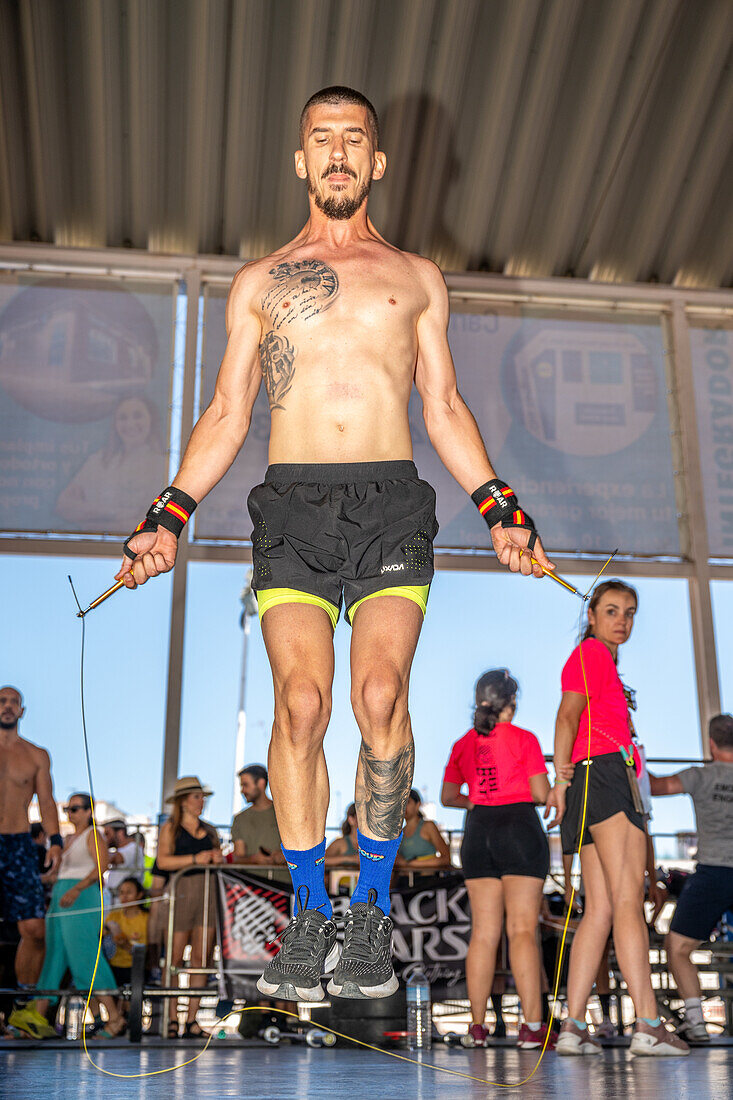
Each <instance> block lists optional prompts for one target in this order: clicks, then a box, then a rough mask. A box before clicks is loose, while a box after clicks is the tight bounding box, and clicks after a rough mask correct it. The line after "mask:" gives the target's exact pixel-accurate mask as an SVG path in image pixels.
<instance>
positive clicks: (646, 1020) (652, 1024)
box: [639, 1016, 662, 1027]
mask: <svg viewBox="0 0 733 1100" xmlns="http://www.w3.org/2000/svg"><path fill="white" fill-rule="evenodd" d="M639 1019H640V1020H641V1021H642V1022H643V1023H645V1024H649V1027H659V1025H660V1024H661V1022H662V1020H661V1017H659V1016H657V1017H656V1019H654V1020H650V1019H649V1017H648V1016H640V1017H639Z"/></svg>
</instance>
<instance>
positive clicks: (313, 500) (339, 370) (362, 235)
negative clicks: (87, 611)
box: [117, 88, 552, 1000]
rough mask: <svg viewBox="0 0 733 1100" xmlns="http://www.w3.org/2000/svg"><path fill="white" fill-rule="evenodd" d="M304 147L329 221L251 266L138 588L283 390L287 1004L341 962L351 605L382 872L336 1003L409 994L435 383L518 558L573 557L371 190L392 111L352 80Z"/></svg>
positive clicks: (152, 530)
mask: <svg viewBox="0 0 733 1100" xmlns="http://www.w3.org/2000/svg"><path fill="white" fill-rule="evenodd" d="M300 143H301V148H300V149H299V150H298V151H297V152H296V153H295V171H296V174H297V175H298V176H299V178H300V179H302V180H303V181H305V183H306V185H307V189H308V201H309V206H310V216H309V218H308V221H307V222H306V224H305V226H304V228H303V229H302V230H301V232H300V233H299V234H298V236H297V237H296V238H295V239H294V240H292V241H291V242H290V243H289V244H287V245H285V246H284V247H283V248H281V249H279V250H278V251H277V252H274V253H273V254H272V255H270V256H267V257H266V258H265V259H262V260H256V261H254V262H252V263H248V264H246V265H245V267H243V268H242V269H241V270H240V271H239V272H238V273H237V275H236V276H235V278H234V281H233V283H232V288H231V292H230V296H229V300H228V303H227V313H226V320H227V331H228V337H229V339H228V344H227V349H226V353H225V355H224V359H223V361H222V365H221V369H220V371H219V376H218V380H217V384H216V390H215V393H214V397H213V399H212V401H211V404H210V405H209V407H208V408H207V409H206V411H205V412H204V413H203V415H202V416H201V418H200V420H199V421H198V423H197V425H196V427H195V428H194V430H193V433H192V435H191V439H190V441H189V444H188V447H187V449H186V452H185V455H184V458H183V462H182V464H181V468H180V470H179V472H178V474H177V476H176V478H175V480H174V482H173V486H171V487H169V488H168V489H166V490H164V492H163V493H161V495H160V497H158V498H157V499H156V501H155V502H154V504H153V505H152V506H151V509H150V510H149V512H148V515H147V517H146V519H145V521H143V523H141V524H140V525H139V527H138V528H137V531H136V533H135V534H134V535H133V536H131V538H130V539H128V541H127V543H126V554H127V557H126V559H124V560H123V565H122V567H121V568H120V571H119V572H118V574H117V577H118V579H124V581H125V584H126V585H127V586H128V587H129V588H134V587H135V586H136V585H138V584H142V583H144V582H145V581H146V580H147V579H148V578H149V577H154V576H157V575H158V574H159V573H163V572H166V571H167V570H169V569H171V568H172V567H173V565H174V562H175V558H176V548H177V536H178V535H179V534H180V531H181V530H182V529H183V525H184V523H185V521H186V519H187V518H188V516H189V515H190V513H191V512H192V511H193V508H195V507H196V504H197V503H198V502H199V501H200V500H202V499H203V498H204V497H205V496H206V494H207V493H208V492H209V491H210V490H211V489H212V488H213V487H214V485H216V483H217V482H218V481H219V480H220V479H221V478H222V477H223V476H224V474H225V473H226V471H227V470H228V469H229V467H230V466H231V464H232V462H233V461H234V459H235V457H236V455H237V453H238V452H239V449H240V447H241V446H242V444H243V443H244V440H245V437H246V435H247V431H248V428H249V424H250V418H251V413H252V406H253V404H254V401H255V398H256V396H257V392H258V390H259V387H260V383H261V381H262V379H263V378H264V381H265V385H266V387H267V393H268V397H269V401H270V410H271V430H270V443H269V461H270V465H269V468H268V471H267V474H266V476H265V481H264V483H263V484H262V485H259V486H257V487H256V488H255V489H253V490H252V492H251V494H250V497H249V501H248V505H249V511H250V516H251V518H252V521H253V523H254V533H253V536H252V541H253V550H252V558H253V565H254V583H253V588H254V590H255V591H256V593H257V598H258V603H259V613H260V618H261V620H262V633H263V637H264V641H265V646H266V648H267V654H268V657H269V660H270V665H271V668H272V675H273V681H274V689H275V714H274V724H273V729H272V740H271V744H270V752H269V772H270V781H271V790H272V796H273V800H274V803H275V811H276V814H277V821H278V825H279V828H280V835H281V838H282V842H283V853H284V855H285V858H286V860H287V863H288V866H289V868H290V871H291V875H292V879H293V886H294V889H295V894H296V898H297V904H296V906H295V910H296V912H295V915H294V918H293V921H292V922H291V924H290V926H289V928H288V929H287V931H286V932H285V933H284V935H283V937H282V946H281V948H280V951H279V953H278V954H277V955H276V956H275V958H274V959H273V960H272V961H271V963H270V965H269V966H268V967H267V968H266V970H265V972H264V974H263V976H262V977H261V978H260V980H259V983H258V985H259V989H260V991H261V992H263V993H265V994H266V995H268V996H272V997H280V998H285V999H290V1000H294V999H304V1000H320V999H321V997H322V996H323V988H322V985H321V976H322V974H323V973H324V972H325V971H326V970H328V969H329V967H330V966H332V965H333V963H334V961H335V960H336V958H337V950H336V928H335V926H334V924H333V921H332V920H331V906H330V902H329V899H328V897H327V895H326V892H325V886H324V873H323V872H324V854H325V840H324V834H325V824H326V813H327V809H328V800H329V785H328V774H327V771H326V761H325V757H324V753H323V738H324V735H325V732H326V728H327V726H328V721H329V715H330V707H331V685H332V680H333V673H334V655H333V631H334V628H335V625H336V621H337V619H338V615H339V611H340V606H341V601H342V599H343V601H344V604H345V613H346V619H347V621H348V622H349V623H350V624H351V626H352V628H353V630H352V641H351V700H352V706H353V710H354V715H355V717H356V721H357V723H358V725H359V729H360V731H361V736H362V741H361V748H360V753H359V763H358V768H357V777H356V807H357V819H358V845H359V853H360V873H359V881H358V884H357V887H356V891H355V893H354V896H353V898H352V901H351V907H350V909H349V911H348V913H347V916H346V931H345V943H344V948H343V951H342V953H341V958H340V960H339V961H338V965H337V966H336V969H335V972H334V974H333V977H332V979H331V981H330V983H329V985H328V991H329V993H330V994H331V995H332V996H346V997H386V996H389V995H390V994H391V993H393V992H394V991H395V990H396V988H397V979H396V977H395V974H394V970H393V968H392V962H391V933H392V923H391V921H390V919H389V917H388V915H387V914H388V913H389V880H390V874H391V871H392V866H393V864H394V859H395V856H396V853H397V849H398V847H399V844H400V839H401V830H402V821H403V815H404V809H405V802H406V800H407V798H408V796H409V793H410V789H411V786H412V774H413V766H414V745H413V738H412V730H411V726H410V717H409V714H408V709H407V697H408V684H409V676H410V668H411V664H412V659H413V655H414V653H415V647H416V645H417V640H418V636H419V634H420V628H421V626H422V621H423V616H424V613H425V608H426V603H427V597H428V590H429V586H430V581H431V579H432V576H433V548H432V543H433V539H434V537H435V535H436V533H437V529H438V526H437V523H436V520H435V494H434V492H433V490H432V488H431V487H430V486H429V485H428V484H427V483H426V482H424V481H421V480H420V479H419V478H418V476H417V471H416V469H415V467H414V465H413V463H412V441H411V438H410V428H409V422H408V402H409V398H410V392H411V390H412V386H413V383H414V384H415V385H416V386H417V388H418V391H419V393H420V395H421V397H422V401H423V411H424V418H425V425H426V428H427V431H428V435H429V437H430V440H431V442H432V444H433V446H434V447H435V449H436V451H437V452H438V455H439V456H440V458H441V460H442V461H443V462H444V464H445V466H446V467H447V468H448V470H449V471H450V473H451V474H452V475H453V476H454V477H455V479H456V481H457V482H458V483H459V485H460V486H461V487H462V488H463V489H464V490H465V491H466V492H467V493H469V494H471V495H472V496H473V498H474V500H475V502H476V504H477V506H478V507H479V510H480V512H481V513H482V514H483V515H484V516H485V518H486V520H487V523H488V524H489V526H490V527H491V535H492V541H493V545H494V549H495V551H496V553H497V555H498V558H499V560H500V561H501V562H502V564H504V565H507V566H508V567H509V569H510V570H512V571H513V572H517V571H521V572H522V573H524V574H526V575H529V574H531V573H534V575H535V576H541V570H540V566H539V564H537V563H540V564H542V565H543V566H545V567H547V568H552V566H551V565H550V563H549V562H548V560H547V558H546V557H545V553H544V551H543V549H542V546H541V544H540V542H539V541H537V535H536V532H535V531H534V529H533V525H532V522H531V520H530V519H529V517H527V516H526V515H525V514H524V513H523V512H522V511H521V510H520V508H519V505H518V503H517V500H516V497H515V496H514V494H513V493H512V491H511V489H509V487H508V486H506V485H505V484H504V483H503V482H500V481H499V480H498V479H497V478H496V475H495V473H494V470H493V468H492V466H491V464H490V462H489V459H488V457H487V455H486V450H485V447H484V444H483V442H482V440H481V436H480V434H479V431H478V428H477V426H476V422H475V421H474V419H473V416H472V415H471V413H470V412H469V410H468V408H467V407H466V405H465V403H464V402H463V400H462V398H461V396H460V394H459V393H458V389H457V385H456V376H455V370H454V367H453V362H452V360H451V355H450V350H449V348H448V341H447V328H448V320H449V302H448V293H447V290H446V286H445V283H444V281H443V278H442V275H441V273H440V271H439V269H438V268H437V267H436V266H435V264H433V263H432V262H431V261H429V260H427V259H424V258H422V257H420V256H416V255H410V254H408V253H405V252H401V251H400V250H399V249H397V248H394V247H393V246H392V245H390V244H388V243H387V242H386V241H385V240H384V239H383V238H382V237H381V236H380V235H379V233H378V232H377V230H376V229H375V228H374V226H373V224H372V222H371V221H370V219H369V217H368V215H367V196H368V194H369V189H370V187H371V184H372V182H373V181H374V180H379V179H381V178H382V176H383V175H384V172H385V169H386V157H385V154H384V153H383V152H381V151H380V149H379V132H378V121H377V116H376V113H375V111H374V108H373V107H372V105H371V104H370V103H369V101H368V100H366V99H365V98H364V96H362V95H361V94H360V93H358V92H355V91H353V90H351V89H348V88H328V89H324V90H323V91H322V92H318V93H316V95H314V96H312V97H311V99H310V100H309V101H308V103H307V104H306V106H305V108H304V109H303V113H302V115H301V120H300ZM138 532H139V533H138ZM522 551H529V552H525V553H522ZM530 552H531V553H530ZM532 556H534V559H535V563H534V564H533V562H532ZM131 558H134V560H133V561H132V566H131V564H130V559H131ZM374 597H379V598H374Z"/></svg>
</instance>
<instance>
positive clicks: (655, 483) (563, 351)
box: [196, 288, 679, 555]
mask: <svg viewBox="0 0 733 1100" xmlns="http://www.w3.org/2000/svg"><path fill="white" fill-rule="evenodd" d="M225 301H226V294H225V292H224V291H222V290H220V289H219V288H209V289H207V291H206V302H205V311H204V345H203V347H204V351H203V374H202V379H201V396H202V407H203V406H204V405H205V404H206V403H207V402H208V401H209V400H210V398H211V394H212V392H213V387H214V382H215V380H216V373H217V371H218V368H219V364H220V362H221V358H222V356H223V353H224V348H225V343H226V334H225V330H224V307H225ZM448 337H449V342H450V347H451V351H452V353H453V358H454V361H455V364H456V371H457V375H458V385H459V388H460V390H461V393H462V394H463V396H464V398H465V399H466V401H467V403H468V405H469V407H470V409H471V411H472V412H473V414H474V416H475V417H476V420H477V421H478V425H479V428H480V429H481V433H482V435H483V437H484V440H485V441H486V445H487V448H488V451H489V454H490V456H491V458H492V460H493V461H494V463H495V465H496V467H497V469H498V470H499V472H500V474H501V476H502V477H503V478H504V479H505V480H506V481H508V482H509V484H510V485H511V486H512V487H513V488H514V489H515V491H516V492H517V493H518V494H519V497H520V500H521V502H522V505H523V507H524V508H525V509H526V511H528V512H529V513H530V515H532V517H533V518H534V520H535V523H536V524H537V526H538V528H539V530H540V532H541V534H542V537H543V540H544V541H545V544H546V545H547V546H548V548H550V549H552V550H554V551H555V552H557V551H568V552H572V551H598V552H604V551H607V550H608V551H610V550H613V549H614V548H615V547H617V546H618V547H619V548H620V549H621V551H622V553H631V554H639V555H649V554H678V553H679V536H678V528H677V516H676V513H677V508H676V503H675V494H674V483H673V474H672V453H671V446H670V430H669V416H668V410H667V396H666V393H667V388H668V387H667V383H666V379H665V366H664V348H663V339H662V330H661V326H660V324H659V321H658V319H656V318H652V319H646V318H639V317H638V316H634V317H633V318H631V317H628V316H626V317H624V316H621V315H617V314H613V315H610V314H609V315H608V316H605V315H604V316H603V317H602V318H599V317H598V315H596V314H593V315H583V316H581V315H578V314H572V313H570V312H569V311H567V310H565V311H563V313H562V315H561V316H558V315H550V314H548V313H546V312H543V313H540V312H539V311H537V310H534V311H533V312H530V311H528V310H527V309H526V308H522V309H519V308H516V309H505V308H504V307H502V309H501V311H494V312H488V313H486V312H482V313H469V312H458V311H456V310H454V312H453V313H452V315H451V320H450V328H449V333H448ZM269 417H270V414H269V408H268V403H267V397H266V394H265V392H264V387H262V388H261V390H260V393H259V396H258V398H257V402H256V404H255V408H254V416H253V420H252V426H251V428H250V434H249V436H248V438H247V441H246V443H245V445H244V447H243V449H242V453H241V455H240V456H239V458H238V459H237V461H236V462H235V464H234V466H233V467H232V469H231V470H230V472H229V473H228V474H227V476H226V477H225V478H224V480H223V481H222V482H221V484H220V485H219V486H218V487H217V488H216V489H215V490H214V491H213V492H212V493H211V494H210V496H209V497H208V498H207V499H206V500H205V501H204V502H203V504H202V505H201V506H200V507H199V509H198V511H197V513H196V535H197V537H199V538H206V539H233V540H237V539H248V538H249V537H250V534H251V530H252V525H251V522H250V519H249V515H248V514H247V509H246V500H247V494H248V493H249V491H250V489H251V488H252V486H253V485H256V484H258V483H259V482H261V481H262V478H263V475H264V472H265V469H266V467H267V438H268V432H269ZM410 425H411V430H412V438H413V443H414V456H415V462H416V464H417V467H418V470H419V473H420V476H421V477H423V478H425V479H426V480H427V481H429V482H430V483H431V484H432V485H433V486H434V487H435V489H436V492H437V498H438V521H439V523H440V526H441V530H440V533H439V535H438V537H437V539H436V545H437V546H439V547H444V548H470V547H488V546H489V545H490V542H489V533H488V530H487V528H486V527H485V525H484V524H483V522H482V520H481V519H480V517H479V516H478V513H477V511H476V509H475V507H474V506H473V504H472V503H471V501H470V500H469V498H468V497H467V496H466V494H465V493H464V492H463V491H462V490H461V489H460V488H459V486H458V485H457V484H456V482H455V481H454V480H453V478H452V477H451V475H450V474H449V473H448V471H447V470H446V468H445V467H444V466H443V465H442V463H441V462H440V460H439V458H438V456H437V455H436V453H435V451H434V450H433V448H432V446H431V445H430V441H429V440H428V437H427V433H426V430H425V426H424V422H423V418H422V404H421V401H420V397H419V395H418V394H417V392H413V396H412V400H411V402H410Z"/></svg>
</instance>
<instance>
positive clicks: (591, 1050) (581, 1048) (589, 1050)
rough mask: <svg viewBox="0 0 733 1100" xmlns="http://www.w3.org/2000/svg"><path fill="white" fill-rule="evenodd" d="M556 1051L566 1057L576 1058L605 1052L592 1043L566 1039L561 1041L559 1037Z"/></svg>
mask: <svg viewBox="0 0 733 1100" xmlns="http://www.w3.org/2000/svg"><path fill="white" fill-rule="evenodd" d="M555 1052H556V1053H557V1054H562V1055H564V1056H565V1057H568V1056H571V1057H575V1058H587V1057H588V1056H589V1055H593V1054H602V1053H603V1051H602V1050H601V1048H600V1047H596V1046H593V1045H592V1044H591V1043H581V1042H579V1041H577V1040H576V1041H575V1042H572V1041H570V1040H566V1041H565V1042H564V1043H561V1042H560V1040H559V1039H558V1041H557V1046H556V1047H555Z"/></svg>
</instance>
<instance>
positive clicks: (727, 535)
mask: <svg viewBox="0 0 733 1100" xmlns="http://www.w3.org/2000/svg"><path fill="white" fill-rule="evenodd" d="M690 345H691V350H692V371H693V377H694V380H695V404H696V409H697V423H698V433H699V436H700V462H701V464H702V477H703V485H704V489H705V509H706V512H707V523H708V539H709V542H710V554H711V555H712V557H714V558H730V557H733V326H731V324H730V323H728V324H727V325H726V324H724V323H723V322H722V321H715V322H712V321H711V322H709V323H707V324H705V325H700V324H695V325H693V326H691V328H690Z"/></svg>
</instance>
